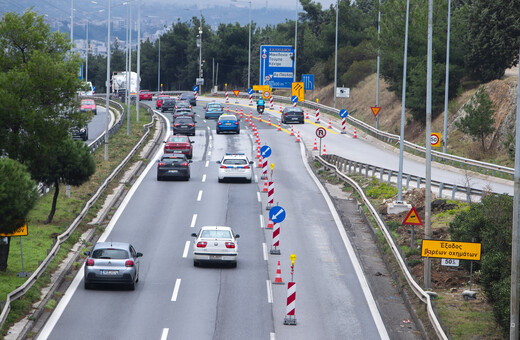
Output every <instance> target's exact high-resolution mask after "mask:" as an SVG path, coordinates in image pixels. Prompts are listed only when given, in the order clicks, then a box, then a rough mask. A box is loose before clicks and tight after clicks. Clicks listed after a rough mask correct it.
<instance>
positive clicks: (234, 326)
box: [38, 101, 388, 340]
mask: <svg viewBox="0 0 520 340" xmlns="http://www.w3.org/2000/svg"><path fill="white" fill-rule="evenodd" d="M201 104H202V102H201V101H199V106H197V107H196V108H195V111H196V113H197V116H198V118H197V133H196V136H195V137H193V138H192V139H193V140H194V141H195V143H194V156H193V163H192V164H191V179H190V181H188V182H183V181H171V182H158V181H157V180H156V178H155V175H156V174H155V171H156V162H155V160H156V159H157V158H158V157H159V156H160V155H161V154H162V152H158V153H157V154H156V155H155V157H154V159H153V160H152V162H150V163H149V165H148V167H147V168H146V169H145V171H144V172H143V174H142V175H141V176H140V177H139V179H138V180H137V182H136V183H135V184H134V186H133V187H132V189H131V190H130V192H129V194H128V195H127V197H126V198H125V200H124V202H123V203H122V204H121V206H120V208H119V209H118V210H117V212H116V213H115V215H114V217H113V219H112V221H111V222H110V224H109V225H108V227H107V229H106V230H105V232H104V234H103V235H102V236H101V238H100V241H102V240H107V241H110V240H113V241H123V242H130V243H132V244H133V245H134V247H135V248H136V250H137V251H139V252H142V253H144V256H143V258H142V259H141V272H140V281H139V283H138V284H137V287H136V290H135V291H127V290H126V289H124V288H120V287H110V286H101V287H97V289H93V290H84V289H83V271H82V270H80V271H79V273H78V275H77V276H76V277H75V278H74V280H73V282H72V284H71V285H70V287H69V289H68V291H67V292H66V294H65V295H64V296H63V298H62V299H61V301H60V303H59V304H58V306H57V308H56V309H55V311H54V313H53V314H52V315H51V317H50V319H49V321H48V322H47V324H46V326H45V327H44V328H43V329H42V331H41V332H40V334H39V335H38V339H91V338H101V339H121V338H128V339H161V340H163V339H245V338H247V339H317V338H325V339H346V338H356V339H378V338H382V339H387V338H388V334H387V331H386V329H385V327H384V325H383V324H382V320H381V316H380V315H379V312H378V310H377V307H376V305H375V303H374V299H373V297H372V295H371V292H370V290H369V289H368V285H367V283H366V281H365V279H364V277H363V276H362V275H361V269H360V266H359V263H358V261H357V259H356V258H355V254H354V252H353V251H352V247H351V246H350V243H349V242H348V239H347V237H346V234H345V231H344V230H343V229H342V226H340V225H338V221H339V218H338V217H337V215H335V211H334V210H333V209H332V210H331V203H330V199H329V200H328V199H327V197H325V196H324V195H323V194H322V191H321V189H320V186H319V185H317V180H316V179H315V178H314V177H313V175H311V173H310V172H309V171H308V170H307V167H306V165H305V163H304V162H303V157H302V147H301V144H300V143H295V141H294V137H292V136H289V135H288V134H287V133H285V132H279V131H277V130H276V127H273V126H271V127H269V126H268V125H267V124H265V123H259V122H258V121H257V122H256V124H257V125H258V128H259V135H260V138H261V142H262V144H267V145H269V146H271V147H272V149H273V154H272V155H271V156H270V157H269V163H270V164H271V163H272V164H274V172H273V178H274V182H275V193H274V202H275V203H276V204H278V205H280V206H283V208H284V209H285V211H286V212H287V217H286V220H285V221H283V222H282V223H280V230H281V234H280V247H279V249H280V251H281V255H271V254H270V253H269V250H270V248H271V244H272V233H273V232H272V231H271V230H268V229H265V226H266V224H267V216H268V215H267V214H268V211H267V210H266V209H265V206H266V195H267V194H266V193H264V192H263V191H262V187H263V181H262V180H259V177H260V174H261V173H260V170H261V169H258V168H256V169H255V174H256V176H255V180H254V181H253V183H251V184H249V183H235V182H233V183H218V181H217V170H218V165H217V164H216V161H217V160H219V159H220V158H221V157H222V155H223V154H224V153H226V152H244V153H246V155H248V157H250V159H253V160H256V143H254V139H253V135H252V132H251V127H250V126H249V125H248V124H247V123H245V122H244V121H242V123H241V124H242V127H241V133H240V134H239V135H227V134H224V135H216V133H215V122H214V121H210V120H208V121H206V120H204V119H203V112H202V108H201V106H202V105H201ZM151 105H153V104H151ZM167 117H168V118H169V119H171V114H167ZM305 125H306V126H305V127H306V128H307V127H308V128H309V129H311V128H312V127H311V124H305ZM204 225H227V226H231V227H232V228H233V229H234V231H235V232H236V233H238V234H240V235H241V237H240V239H239V249H240V254H239V260H238V266H237V268H221V267H218V266H211V267H200V268H198V267H194V266H193V259H192V255H191V252H192V250H193V248H192V247H193V246H192V238H191V237H190V234H191V233H192V232H196V231H198V229H199V228H200V227H201V226H204ZM291 254H295V255H297V260H296V262H295V270H294V277H293V278H294V282H296V284H297V286H296V287H297V295H296V296H297V298H296V320H297V325H296V326H289V325H284V324H283V320H284V316H285V314H286V297H287V282H288V281H290V280H291V277H290V275H289V274H290V273H289V266H290V260H289V255H291ZM278 260H280V261H281V263H282V274H283V280H284V282H285V283H286V284H285V285H273V284H271V282H272V281H273V280H274V278H275V270H276V263H277V261H278Z"/></svg>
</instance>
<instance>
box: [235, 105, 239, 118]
mask: <svg viewBox="0 0 520 340" xmlns="http://www.w3.org/2000/svg"><path fill="white" fill-rule="evenodd" d="M235 116H238V107H235Z"/></svg>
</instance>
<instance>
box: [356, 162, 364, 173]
mask: <svg viewBox="0 0 520 340" xmlns="http://www.w3.org/2000/svg"><path fill="white" fill-rule="evenodd" d="M357 170H358V173H359V174H360V175H362V174H363V163H357Z"/></svg>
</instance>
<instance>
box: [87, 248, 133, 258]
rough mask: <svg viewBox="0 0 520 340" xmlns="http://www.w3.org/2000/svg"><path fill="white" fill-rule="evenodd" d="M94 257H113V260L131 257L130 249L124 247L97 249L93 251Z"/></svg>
mask: <svg viewBox="0 0 520 340" xmlns="http://www.w3.org/2000/svg"><path fill="white" fill-rule="evenodd" d="M92 258H94V259H108V260H110V259H113V260H123V259H127V258H129V256H128V251H126V250H124V249H113V248H106V249H96V250H94V252H93V253H92Z"/></svg>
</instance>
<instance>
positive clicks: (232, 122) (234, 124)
mask: <svg viewBox="0 0 520 340" xmlns="http://www.w3.org/2000/svg"><path fill="white" fill-rule="evenodd" d="M216 129H217V134H220V133H222V132H234V133H237V134H238V133H240V122H239V121H238V119H237V116H235V115H230V114H225V115H221V116H220V117H219V118H218V121H217V128H216Z"/></svg>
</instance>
